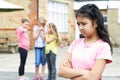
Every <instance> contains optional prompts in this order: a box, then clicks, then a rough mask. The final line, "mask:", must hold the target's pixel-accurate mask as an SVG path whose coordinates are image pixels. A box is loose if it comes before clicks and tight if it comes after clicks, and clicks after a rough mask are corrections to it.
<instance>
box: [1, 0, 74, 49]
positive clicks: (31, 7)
mask: <svg viewBox="0 0 120 80" xmlns="http://www.w3.org/2000/svg"><path fill="white" fill-rule="evenodd" d="M6 1H7V2H10V3H13V4H15V5H18V6H22V7H24V9H23V10H14V11H3V12H2V11H0V22H1V23H2V24H0V36H8V37H9V40H10V42H17V36H16V34H15V30H16V28H17V27H19V26H20V24H21V18H23V17H25V18H28V19H29V20H30V22H31V24H30V29H29V38H30V41H31V42H30V43H31V47H32V46H33V45H34V43H33V40H32V33H33V32H32V29H33V26H34V25H35V24H36V20H37V18H38V17H40V16H43V17H45V18H47V3H48V0H20V1H19V0H6ZM54 1H58V2H62V3H67V4H68V32H67V33H59V35H60V38H68V39H69V41H72V40H73V39H74V35H75V25H74V24H75V17H74V9H73V0H54ZM37 7H38V8H37Z"/></svg>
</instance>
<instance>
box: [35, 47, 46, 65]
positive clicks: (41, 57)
mask: <svg viewBox="0 0 120 80" xmlns="http://www.w3.org/2000/svg"><path fill="white" fill-rule="evenodd" d="M40 64H42V65H45V64H46V57H45V47H42V48H37V47H35V66H36V67H39V65H40Z"/></svg>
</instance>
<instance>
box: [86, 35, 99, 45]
mask: <svg viewBox="0 0 120 80" xmlns="http://www.w3.org/2000/svg"><path fill="white" fill-rule="evenodd" d="M99 39H100V38H99V37H98V36H95V37H90V38H85V43H88V44H91V43H94V42H96V41H97V40H99Z"/></svg>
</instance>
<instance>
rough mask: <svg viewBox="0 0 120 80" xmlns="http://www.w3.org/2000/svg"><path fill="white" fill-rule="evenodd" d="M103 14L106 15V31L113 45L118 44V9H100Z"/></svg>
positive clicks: (119, 41) (119, 36) (119, 37)
mask: <svg viewBox="0 0 120 80" xmlns="http://www.w3.org/2000/svg"><path fill="white" fill-rule="evenodd" d="M101 12H102V14H103V15H107V21H108V23H107V24H108V26H107V29H108V32H109V35H110V40H111V42H112V44H113V46H116V47H117V46H120V34H119V31H120V23H118V9H117V8H116V9H115V8H114V9H108V10H101Z"/></svg>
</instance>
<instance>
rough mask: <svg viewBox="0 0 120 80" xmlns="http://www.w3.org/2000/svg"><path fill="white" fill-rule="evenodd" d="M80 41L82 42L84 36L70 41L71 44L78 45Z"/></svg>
mask: <svg viewBox="0 0 120 80" xmlns="http://www.w3.org/2000/svg"><path fill="white" fill-rule="evenodd" d="M80 43H84V38H80V39H75V40H73V41H72V45H74V46H75V45H78V44H80Z"/></svg>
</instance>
